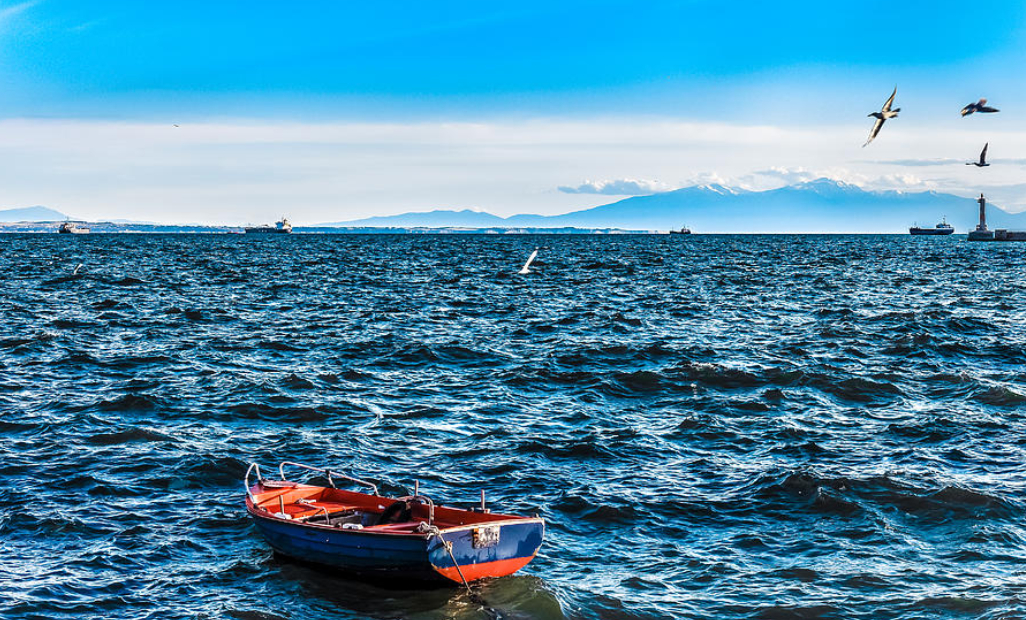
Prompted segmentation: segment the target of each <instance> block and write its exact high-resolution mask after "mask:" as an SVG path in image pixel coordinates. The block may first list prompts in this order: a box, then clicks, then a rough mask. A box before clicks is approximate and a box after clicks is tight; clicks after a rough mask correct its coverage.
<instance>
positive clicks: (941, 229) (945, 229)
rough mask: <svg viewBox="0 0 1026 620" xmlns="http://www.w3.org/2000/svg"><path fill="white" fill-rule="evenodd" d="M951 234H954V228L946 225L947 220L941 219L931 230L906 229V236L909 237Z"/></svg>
mask: <svg viewBox="0 0 1026 620" xmlns="http://www.w3.org/2000/svg"><path fill="white" fill-rule="evenodd" d="M953 232H955V227H954V226H952V225H951V224H948V221H947V218H944V219H942V220H941V222H940V223H939V224H937V225H936V226H934V227H933V228H920V227H919V226H912V227H911V228H909V229H908V234H910V235H950V234H951V233H953Z"/></svg>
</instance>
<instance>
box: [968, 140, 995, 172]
mask: <svg viewBox="0 0 1026 620" xmlns="http://www.w3.org/2000/svg"><path fill="white" fill-rule="evenodd" d="M988 146H990V142H988V143H986V144H984V145H983V151H981V152H980V161H967V162H965V165H967V166H976V167H977V168H982V167H984V166H989V165H990V164H988V163H987V147H988Z"/></svg>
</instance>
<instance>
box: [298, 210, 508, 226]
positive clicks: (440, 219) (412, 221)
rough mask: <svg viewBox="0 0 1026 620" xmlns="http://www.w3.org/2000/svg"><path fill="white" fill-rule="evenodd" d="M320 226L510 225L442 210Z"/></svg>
mask: <svg viewBox="0 0 1026 620" xmlns="http://www.w3.org/2000/svg"><path fill="white" fill-rule="evenodd" d="M318 226H321V227H337V226H345V227H354V226H358V227H362V226H385V227H402V228H411V227H414V228H415V227H419V226H428V227H432V228H437V227H456V226H462V227H467V228H488V227H491V226H510V224H509V223H508V222H507V221H506V220H505V219H504V218H501V217H499V216H497V215H492V214H491V213H484V212H482V211H472V210H470V209H464V210H462V211H444V210H440V211H427V212H421V213H402V214H400V215H386V216H382V217H369V218H366V219H362V220H353V221H350V222H328V223H325V224H318Z"/></svg>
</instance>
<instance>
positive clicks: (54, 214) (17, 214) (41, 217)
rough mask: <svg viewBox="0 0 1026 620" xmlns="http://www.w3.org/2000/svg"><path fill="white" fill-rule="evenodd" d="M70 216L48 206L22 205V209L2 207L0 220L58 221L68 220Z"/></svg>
mask: <svg viewBox="0 0 1026 620" xmlns="http://www.w3.org/2000/svg"><path fill="white" fill-rule="evenodd" d="M66 219H68V216H67V215H65V214H63V213H61V212H60V211H54V210H53V209H50V208H48V207H41V206H38V205H37V206H35V207H22V208H20V209H0V222H56V221H59V220H66Z"/></svg>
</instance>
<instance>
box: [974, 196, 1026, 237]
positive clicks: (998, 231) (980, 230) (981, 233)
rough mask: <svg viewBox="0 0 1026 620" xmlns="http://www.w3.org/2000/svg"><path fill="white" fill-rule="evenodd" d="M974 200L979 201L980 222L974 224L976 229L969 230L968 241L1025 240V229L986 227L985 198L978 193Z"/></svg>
mask: <svg viewBox="0 0 1026 620" xmlns="http://www.w3.org/2000/svg"><path fill="white" fill-rule="evenodd" d="M976 202H978V203H980V223H979V224H977V225H976V230H970V231H969V241H1026V230H1007V229H1005V228H995V229H994V230H990V229H989V228H987V199H986V198H984V197H983V194H980V197H979V198H977V199H976Z"/></svg>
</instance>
